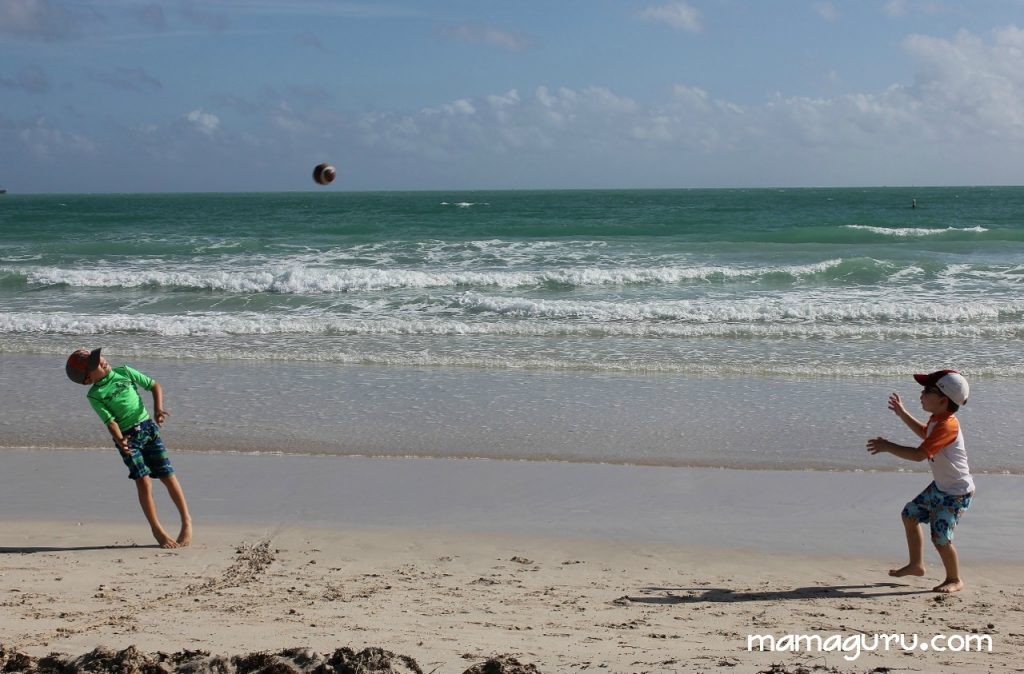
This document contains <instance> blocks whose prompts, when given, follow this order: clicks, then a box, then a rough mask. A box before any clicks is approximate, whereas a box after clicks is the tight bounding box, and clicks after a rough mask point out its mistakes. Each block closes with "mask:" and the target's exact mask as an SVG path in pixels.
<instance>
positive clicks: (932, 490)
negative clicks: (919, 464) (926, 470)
mask: <svg viewBox="0 0 1024 674" xmlns="http://www.w3.org/2000/svg"><path fill="white" fill-rule="evenodd" d="M972 498H974V493H973V492H972V493H970V494H964V495H963V496H955V495H953V494H947V493H946V492H944V491H942V490H940V489H939V488H938V487H937V486H935V483H934V482H932V483H931V484H930V485H928V486H927V487H925V490H924V491H923V492H921V493H920V494H918V495H917V498H915V499H914V500H913V501H911V502H910V503H908V504H907V505H905V506H903V517H905V518H907V519H912V520H917V521H918V522H920V523H922V524H924V523H925V522H928V524H929V525H930V526H931V530H932V543H935V545H949V544H950V543H952V542H953V529H954V528H955V527H956V523H957V522H958V521H960V515H962V514H963V512H964V511H965V510H967V508H968V507H969V506H970V505H971V499H972Z"/></svg>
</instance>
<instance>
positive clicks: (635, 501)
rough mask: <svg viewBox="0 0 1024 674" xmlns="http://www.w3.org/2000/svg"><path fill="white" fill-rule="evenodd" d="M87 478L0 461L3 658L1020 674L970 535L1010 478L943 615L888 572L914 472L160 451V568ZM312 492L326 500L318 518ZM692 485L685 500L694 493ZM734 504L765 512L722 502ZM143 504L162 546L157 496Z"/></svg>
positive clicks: (1018, 618)
mask: <svg viewBox="0 0 1024 674" xmlns="http://www.w3.org/2000/svg"><path fill="white" fill-rule="evenodd" d="M108 459H110V457H109V456H107V455H105V454H104V453H103V452H95V451H81V450H76V451H65V452H59V451H51V450H47V451H15V450H4V454H3V461H4V467H5V470H4V471H3V473H2V474H0V505H2V512H3V513H4V515H3V519H2V520H0V541H2V543H0V591H2V597H0V603H2V605H3V611H0V643H2V644H3V645H4V646H5V647H6V648H8V649H11V648H14V649H17V650H18V651H20V652H22V653H24V654H26V655H29V656H33V657H42V656H44V655H47V654H49V653H51V652H60V653H65V654H68V655H69V656H80V655H82V654H85V653H88V652H90V651H92V650H93V649H95V648H96V647H97V646H105V647H107V648H111V649H115V650H118V649H124V648H127V647H129V646H133V647H135V648H137V649H139V650H140V651H142V652H143V653H156V652H164V653H175V652H180V651H196V650H202V651H208V652H210V653H212V654H220V655H234V654H242V653H252V652H257V651H266V652H280V651H282V650H284V649H295V648H299V649H309V650H310V651H313V652H316V653H322V654H330V653H332V652H334V651H335V650H336V649H338V648H342V647H348V648H352V649H353V650H355V651H359V650H361V649H363V648H366V647H381V648H384V649H386V650H388V651H391V652H393V653H396V654H401V655H405V656H408V657H410V658H413V659H414V660H415V661H416V663H418V666H419V667H420V668H421V670H422V671H424V672H431V671H432V672H437V673H438V674H448V673H454V674H459V673H461V672H464V671H466V670H467V669H469V668H470V667H472V666H473V665H479V664H480V663H483V662H484V661H486V660H487V659H488V658H491V657H494V656H497V655H510V656H513V657H515V658H517V659H518V660H519V661H520V662H521V663H529V664H533V665H535V666H536V668H537V670H538V671H541V672H578V671H588V670H597V671H608V672H650V673H655V672H762V671H794V672H795V671H800V670H799V667H804V668H806V670H807V671H842V672H863V671H885V670H876V669H875V668H879V667H882V668H888V669H889V670H891V671H928V672H973V671H1018V670H1016V669H1015V668H1016V667H1019V657H1018V656H1019V652H1020V649H1021V647H1022V646H1024V614H1022V613H1021V606H1022V605H1024V589H1022V588H1021V586H1020V583H1019V579H1020V578H1021V577H1022V575H1021V574H1022V571H1024V565H1022V564H1021V563H1020V561H1019V560H1020V551H1019V550H1018V549H1015V548H1013V547H1012V546H1013V545H1019V543H1016V542H1012V540H1013V539H1012V536H1006V535H1005V532H1004V531H1002V527H1004V526H1005V525H1006V522H1004V521H1001V520H1000V519H999V518H998V517H994V516H993V517H989V516H988V515H989V514H992V513H993V512H994V511H995V510H997V509H998V508H999V507H1001V505H1000V504H1001V503H1002V499H1010V498H1012V495H1013V493H1014V492H1015V491H1017V490H1018V489H1019V479H1020V478H1018V477H1015V476H989V478H988V480H987V483H986V482H983V483H982V484H985V485H986V486H985V489H986V490H987V492H988V493H989V495H990V496H991V498H990V499H988V505H985V506H982V505H981V504H982V503H986V501H985V500H982V499H979V500H978V504H979V505H978V508H977V510H974V509H972V511H971V515H972V517H971V518H965V522H964V526H963V528H962V530H958V536H959V538H958V540H957V542H958V544H960V546H961V555H962V558H963V564H964V569H965V576H966V580H967V582H968V584H969V586H968V588H967V589H966V590H965V591H964V592H961V593H959V594H956V595H951V596H939V595H936V594H934V593H932V592H931V591H930V588H931V587H932V586H933V585H934V584H936V583H937V582H938V581H939V580H941V578H939V577H938V576H937V575H936V574H940V573H941V567H940V566H939V565H938V563H937V558H936V557H935V555H934V551H931V550H929V551H928V557H927V559H928V561H929V563H930V564H931V567H930V569H929V573H928V575H927V576H926V577H924V578H904V579H898V580H893V579H890V578H889V577H888V576H887V574H886V570H887V569H888V568H889V567H890V566H892V565H893V563H894V562H897V561H900V560H901V559H902V554H903V552H902V548H901V546H902V541H901V540H900V537H899V536H900V533H901V532H900V530H899V527H898V521H897V519H896V518H897V514H898V512H897V511H898V504H896V503H894V502H888V503H887V502H886V501H887V500H888V501H895V500H898V499H899V498H901V497H905V496H908V495H909V494H907V490H908V489H911V488H912V487H913V485H915V484H917V483H918V482H920V481H921V479H922V476H921V475H907V474H863V475H856V474H850V473H812V472H806V473H792V472H785V471H775V472H757V471H722V470H708V469H665V468H659V469H652V468H644V467H629V466H599V465H573V464H554V463H552V464H542V463H537V462H500V461H465V460H423V459H391V460H372V459H357V458H344V457H301V456H298V457H296V456H292V457H254V456H238V455H209V454H190V453H182V454H180V455H178V457H177V463H178V467H179V475H180V476H181V479H182V482H183V484H184V485H185V488H186V492H187V493H188V495H189V497H190V499H191V503H192V507H193V514H194V516H195V517H196V521H197V529H196V538H195V542H194V544H193V545H192V546H191V547H190V548H187V549H181V550H169V551H168V550H160V549H159V548H156V547H155V546H154V545H153V541H152V540H151V539H149V538H148V530H147V529H146V527H145V523H144V521H142V518H141V515H139V514H138V513H137V505H136V504H135V503H134V500H133V494H132V493H131V490H130V486H131V485H130V484H129V483H128V481H127V480H126V479H123V476H119V475H114V474H112V471H111V470H110V465H109V464H108V463H107V460H108ZM57 465H60V466H63V468H64V470H63V471H59V472H58V471H56V470H55V466H57ZM314 475H319V476H321V479H322V480H325V481H334V482H336V484H337V486H338V488H337V489H336V490H335V491H333V492H328V496H326V497H325V496H324V493H325V492H324V489H323V488H322V485H318V484H317V482H316V479H315V478H314V477H313V476H314ZM666 475H667V476H668V477H665V476H666ZM49 476H52V477H53V478H54V479H50V477H49ZM69 476H74V479H71V478H69ZM239 476H244V479H239ZM413 476H418V478H415V477H413ZM601 476H604V477H603V478H602V477H601ZM602 479H603V480H605V482H604V483H602ZM293 480H294V482H293ZM300 484H301V485H305V487H303V488H299V487H298V486H297V485H300ZM357 484H358V485H361V487H358V486H356V485H357ZM554 484H560V485H562V488H561V489H554V488H552V485H554ZM698 484H704V485H705V488H706V491H705V492H701V491H699V490H696V491H695V490H694V489H690V487H693V486H694V485H698ZM755 484H759V485H761V486H762V491H761V493H762V496H760V497H758V498H753V497H749V498H746V499H744V498H743V497H741V496H740V494H741V493H742V492H743V491H744V490H745V488H744V485H746V486H747V487H750V486H752V485H755ZM815 484H818V485H821V486H820V489H821V490H823V492H824V491H831V492H834V493H835V494H836V495H837V496H836V498H835V499H834V502H833V503H832V504H831V505H829V504H827V503H825V502H822V505H821V506H820V507H819V508H817V509H814V512H810V511H808V516H807V517H806V518H803V520H797V519H795V518H793V517H792V512H787V510H786V509H787V507H792V502H793V501H794V495H793V493H792V492H793V490H794V489H801V488H802V489H804V491H805V492H809V493H807V494H804V496H814V494H813V492H814V487H813V485H815ZM275 485H276V489H277V491H275ZM288 485H292V487H290V488H289V487H288ZM531 485H532V486H531ZM584 485H586V486H584ZM659 485H660V486H659ZM282 489H290V491H289V494H288V498H283V496H284V494H282V493H281V491H280V490H282ZM673 491H675V492H676V493H678V500H677V501H675V502H673V501H668V502H666V498H667V496H666V495H667V494H669V493H672V492H673ZM747 491H752V490H749V489H748V490H747ZM715 493H717V494H718V497H717V498H716V497H715V496H714V494H715ZM644 494H646V495H647V499H645V498H643V495H644ZM841 494H849V496H840V495H841ZM695 499H696V500H698V501H701V502H692V501H694V500H695ZM474 500H475V501H476V502H477V504H478V507H476V508H473V507H472V506H471V505H470V502H472V501H474ZM688 500H689V501H691V502H690V504H689V505H686V503H687V501H688ZM847 501H850V502H854V501H856V502H859V503H861V507H860V508H859V509H858V508H852V509H851V508H850V505H849V503H848V502H847ZM754 502H757V503H760V504H761V507H760V509H759V510H758V509H750V510H749V511H746V512H745V510H746V509H748V508H750V507H751V503H754ZM388 503H392V504H393V506H392V507H391V508H389V507H388V506H387V505H386V504H388ZM445 503H448V504H449V506H450V507H451V508H452V510H458V511H459V512H460V513H462V515H461V516H459V517H453V516H450V513H449V512H448V511H446V509H445V507H444V504H445ZM360 504H361V507H360ZM416 504H418V506H417V505H416ZM516 504H518V505H516ZM787 504H790V506H787ZM160 507H161V513H162V514H163V516H164V517H165V520H166V521H165V524H166V525H167V526H168V527H169V528H171V527H172V526H173V524H174V522H173V518H172V514H173V509H172V508H171V507H170V504H169V502H168V501H167V500H166V498H163V500H161V502H160ZM805 509H806V508H805ZM328 510H329V511H328ZM658 511H660V512H662V513H663V515H665V517H664V518H663V519H661V520H657V521H655V522H653V523H652V522H650V521H649V520H650V519H651V518H652V517H654V513H656V512H658ZM890 511H892V512H890ZM315 512H320V517H314V516H312V513H315ZM613 512H618V515H617V516H615V517H613V516H611V513H613ZM372 513H375V515H374V514H372ZM399 513H402V515H401V516H400V515H399ZM501 513H505V515H504V516H502V515H501ZM545 513H547V515H545ZM844 513H845V514H844ZM882 513H887V514H888V515H892V517H890V518H889V520H892V521H888V520H885V519H884V518H883V517H882ZM894 513H896V514H894ZM784 516H785V517H787V518H788V519H785V520H779V522H780V526H777V527H776V528H775V531H774V532H769V533H773V534H774V535H773V536H766V535H764V534H765V532H764V531H761V530H762V529H763V528H764V526H765V522H766V521H769V520H771V519H772V518H782V517H784ZM670 521H674V522H676V523H677V524H676V528H675V529H673V530H671V531H666V527H667V526H668V523H669V522H670ZM829 521H831V522H832V523H833V526H832V527H831V528H830V527H828V526H823V523H824V522H829ZM855 521H860V522H861V523H862V526H861V529H859V530H857V531H854V532H852V534H851V533H850V532H849V528H850V526H851V525H852V523H853V522H855ZM586 522H589V523H590V526H589V527H587V526H584V523H586ZM630 522H633V524H634V525H635V526H630V524H629V523H630ZM836 530H838V533H837V532H836ZM715 531H717V532H718V533H717V534H715V535H713V534H712V532H715ZM844 531H845V532H847V533H844ZM659 532H660V533H659ZM999 537H1003V538H1004V539H1005V540H1007V547H1001V546H999V545H997V544H996V543H998V541H993V540H991V539H993V538H999ZM773 538H774V540H775V541H776V543H777V544H776V545H771V544H769V543H768V541H769V540H770V539H773ZM672 539H674V542H672ZM851 539H854V540H851ZM983 541H987V542H988V543H989V545H981V543H982V542H983ZM798 542H802V543H799V544H798ZM785 548H789V552H785V551H784V549H785ZM858 548H859V549H860V550H861V552H860V554H853V553H852V551H853V550H854V549H858ZM756 634H760V635H772V636H773V637H774V638H776V639H781V638H783V637H784V636H785V635H808V636H812V635H818V636H819V637H821V639H822V640H824V639H826V638H828V637H833V639H835V638H836V637H835V636H834V635H841V638H842V639H843V640H844V641H843V643H845V644H846V646H845V647H846V648H847V649H850V648H853V647H854V646H855V644H854V642H853V641H851V639H853V640H856V639H858V638H859V637H861V636H863V637H864V638H865V639H866V640H867V641H866V643H867V644H868V645H869V646H870V645H871V644H872V639H871V637H870V635H876V634H878V635H884V634H903V635H905V641H904V642H903V643H904V644H910V643H911V639H914V638H916V639H918V640H919V641H920V642H925V641H927V642H928V643H929V644H932V643H935V642H934V641H933V640H934V639H935V638H936V637H939V638H940V639H943V640H948V641H941V642H938V643H939V644H940V645H941V644H943V643H949V644H950V645H951V646H960V647H961V650H962V649H963V648H965V647H966V646H965V644H963V643H962V641H957V640H956V639H957V638H958V637H962V636H963V635H972V636H973V637H976V638H977V637H986V636H987V637H990V638H991V652H989V651H988V650H987V648H986V644H985V643H984V642H978V645H977V646H976V647H974V648H973V650H972V652H951V651H949V650H947V651H945V652H936V651H935V650H927V651H924V650H921V648H920V645H918V646H917V647H916V648H913V649H911V650H910V651H904V650H902V648H900V647H899V645H896V644H894V645H893V646H892V647H891V648H890V650H888V651H885V650H884V649H883V647H882V645H880V644H879V645H878V646H877V647H876V650H868V648H864V649H863V650H862V651H861V652H860V653H859V654H857V653H856V652H855V651H851V650H846V651H839V650H837V649H836V645H837V642H835V641H833V642H832V644H833V648H832V649H831V650H830V651H828V652H817V651H813V652H808V650H807V649H802V650H801V651H800V652H779V651H776V652H760V651H759V650H758V647H757V645H756V643H755V645H754V650H753V651H750V650H748V636H750V635H756ZM779 643H781V642H779ZM820 643H822V644H823V647H825V648H827V647H826V646H824V644H825V643H827V642H824V641H822V642H820ZM977 648H981V649H982V652H974V651H976V650H977ZM855 656H856V657H855ZM776 665H777V666H778V667H777V668H776V669H774V670H773V669H772V668H773V666H776ZM814 668H818V669H817V670H815V669H814ZM832 668H834V669H832ZM396 671H397V670H396Z"/></svg>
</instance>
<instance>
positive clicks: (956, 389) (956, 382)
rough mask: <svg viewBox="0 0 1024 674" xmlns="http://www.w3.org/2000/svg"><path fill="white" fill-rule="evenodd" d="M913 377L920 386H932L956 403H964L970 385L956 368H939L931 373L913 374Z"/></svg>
mask: <svg viewBox="0 0 1024 674" xmlns="http://www.w3.org/2000/svg"><path fill="white" fill-rule="evenodd" d="M914 379H915V380H916V381H917V383H918V384H920V385H921V386H934V387H935V388H937V389H939V390H940V391H942V395H944V396H946V397H947V398H949V399H950V400H952V401H953V402H955V403H956V404H957V405H966V404H967V398H968V397H969V396H970V395H971V387H970V385H968V383H967V380H966V379H964V376H963V375H962V374H960V373H959V372H957V371H956V370H939V371H938V372H932V373H931V374H915V375H914Z"/></svg>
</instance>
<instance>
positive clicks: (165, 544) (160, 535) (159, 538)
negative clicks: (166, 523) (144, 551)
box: [153, 531, 179, 549]
mask: <svg viewBox="0 0 1024 674" xmlns="http://www.w3.org/2000/svg"><path fill="white" fill-rule="evenodd" d="M153 538H155V539H156V542H157V543H159V544H160V547H161V548H164V549H170V548H177V547H179V546H178V544H177V543H176V542H175V540H174V539H173V538H171V537H170V536H168V535H167V532H166V531H154V532H153Z"/></svg>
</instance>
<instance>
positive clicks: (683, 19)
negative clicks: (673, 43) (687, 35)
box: [637, 0, 703, 33]
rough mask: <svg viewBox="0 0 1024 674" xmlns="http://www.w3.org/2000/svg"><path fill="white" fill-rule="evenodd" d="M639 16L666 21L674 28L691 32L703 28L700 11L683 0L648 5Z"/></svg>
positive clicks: (661, 21) (659, 21)
mask: <svg viewBox="0 0 1024 674" xmlns="http://www.w3.org/2000/svg"><path fill="white" fill-rule="evenodd" d="M637 17H639V18H641V19H645V20H647V21H655V22H657V23H665V24H668V25H669V26H672V27H673V28H679V29H680V30H687V31H690V32H691V33H699V32H700V31H701V30H702V29H703V26H702V25H701V20H700V12H698V11H697V10H696V9H694V8H693V7H691V6H690V5H688V4H686V3H685V2H682V1H681V0H679V1H677V2H670V3H668V4H665V5H657V6H651V7H647V8H645V9H643V10H641V11H640V12H639V13H638V14H637Z"/></svg>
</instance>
